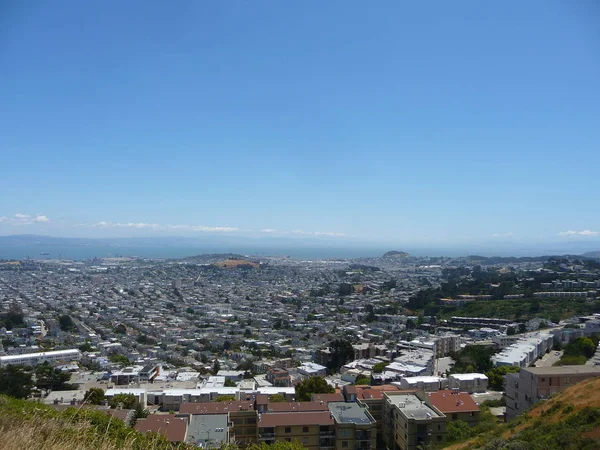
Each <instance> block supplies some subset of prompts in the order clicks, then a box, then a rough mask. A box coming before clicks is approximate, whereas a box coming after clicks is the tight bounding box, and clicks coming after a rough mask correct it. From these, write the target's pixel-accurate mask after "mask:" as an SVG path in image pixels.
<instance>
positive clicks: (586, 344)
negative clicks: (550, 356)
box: [554, 333, 600, 366]
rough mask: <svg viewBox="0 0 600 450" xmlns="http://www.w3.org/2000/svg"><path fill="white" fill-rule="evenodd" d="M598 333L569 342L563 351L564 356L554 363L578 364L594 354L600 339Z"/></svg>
mask: <svg viewBox="0 0 600 450" xmlns="http://www.w3.org/2000/svg"><path fill="white" fill-rule="evenodd" d="M599 337H600V336H599V335H598V334H596V333H595V334H592V335H591V336H590V337H578V338H577V339H575V340H574V341H573V342H569V343H568V344H567V345H566V347H565V349H564V350H565V351H564V353H563V356H562V357H561V358H560V360H559V361H557V362H556V363H555V364H554V365H556V366H578V365H581V364H585V362H586V361H587V360H588V359H590V358H591V357H592V356H594V353H596V348H598V341H599Z"/></svg>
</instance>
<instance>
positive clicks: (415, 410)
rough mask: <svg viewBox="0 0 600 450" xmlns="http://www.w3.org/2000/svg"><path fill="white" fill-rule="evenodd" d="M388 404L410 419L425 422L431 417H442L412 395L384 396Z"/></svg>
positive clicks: (386, 394)
mask: <svg viewBox="0 0 600 450" xmlns="http://www.w3.org/2000/svg"><path fill="white" fill-rule="evenodd" d="M384 395H385V397H386V398H387V399H389V402H390V403H391V404H392V405H394V406H396V407H397V408H398V409H399V410H400V411H402V413H403V414H404V415H405V416H406V417H409V418H411V419H416V420H426V419H431V418H432V417H442V416H441V415H440V414H438V413H437V412H436V411H435V410H434V409H432V408H430V407H429V406H427V405H426V404H425V402H423V401H421V400H420V399H419V397H417V396H416V395H414V394H399V395H398V394H396V395H390V394H389V393H387V392H386V393H385V394H384Z"/></svg>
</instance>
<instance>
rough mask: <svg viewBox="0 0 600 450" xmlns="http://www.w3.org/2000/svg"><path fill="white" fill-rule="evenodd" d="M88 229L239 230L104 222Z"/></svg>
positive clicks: (91, 225) (236, 229) (232, 228)
mask: <svg viewBox="0 0 600 450" xmlns="http://www.w3.org/2000/svg"><path fill="white" fill-rule="evenodd" d="M87 226H88V227H90V228H132V229H135V230H155V231H166V230H184V231H199V232H231V231H238V230H239V228H234V227H206V226H202V225H160V224H157V223H145V222H126V223H122V222H114V223H113V222H106V221H101V222H97V223H94V224H90V225H87Z"/></svg>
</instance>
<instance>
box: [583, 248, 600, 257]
mask: <svg viewBox="0 0 600 450" xmlns="http://www.w3.org/2000/svg"><path fill="white" fill-rule="evenodd" d="M581 256H585V257H586V258H600V250H596V251H595V252H585V253H584V254H582V255H581Z"/></svg>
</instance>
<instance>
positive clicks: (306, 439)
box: [302, 437, 308, 445]
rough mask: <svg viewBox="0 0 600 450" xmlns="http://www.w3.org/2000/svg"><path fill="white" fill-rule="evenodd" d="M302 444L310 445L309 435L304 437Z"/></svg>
mask: <svg viewBox="0 0 600 450" xmlns="http://www.w3.org/2000/svg"><path fill="white" fill-rule="evenodd" d="M302 445H308V438H307V437H304V438H302Z"/></svg>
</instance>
